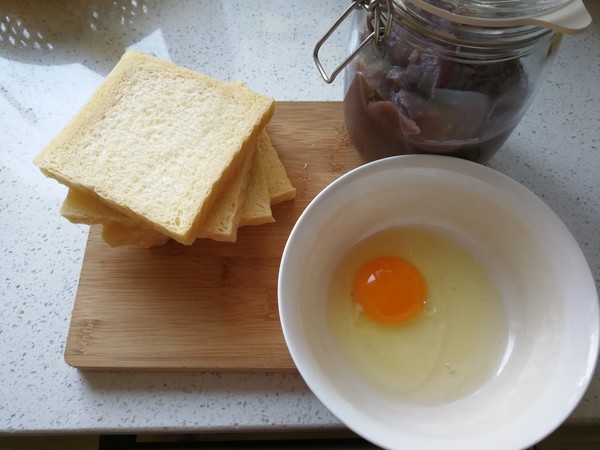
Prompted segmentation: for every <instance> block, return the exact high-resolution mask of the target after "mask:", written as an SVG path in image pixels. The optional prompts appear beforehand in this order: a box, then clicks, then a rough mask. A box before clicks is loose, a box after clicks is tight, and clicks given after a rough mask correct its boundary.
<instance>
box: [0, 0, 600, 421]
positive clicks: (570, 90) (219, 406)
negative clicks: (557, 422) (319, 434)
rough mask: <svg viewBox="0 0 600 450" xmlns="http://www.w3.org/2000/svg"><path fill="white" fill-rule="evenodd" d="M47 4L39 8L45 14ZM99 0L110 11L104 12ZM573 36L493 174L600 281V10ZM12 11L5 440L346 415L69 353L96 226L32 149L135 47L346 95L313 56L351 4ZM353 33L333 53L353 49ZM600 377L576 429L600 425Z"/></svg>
mask: <svg viewBox="0 0 600 450" xmlns="http://www.w3.org/2000/svg"><path fill="white" fill-rule="evenodd" d="M34 3H35V6H33V5H34ZM98 4H101V5H104V6H97V5H98ZM587 4H588V9H589V10H590V12H591V14H592V16H593V17H594V19H595V21H594V24H593V25H592V27H591V28H590V29H588V30H587V31H586V32H585V33H584V34H582V35H578V36H574V37H568V38H567V39H565V41H564V43H563V46H562V48H561V51H560V52H559V56H558V59H557V60H556V62H555V64H554V66H553V68H552V70H551V72H550V74H549V76H548V77H547V79H546V81H545V82H544V83H543V86H542V87H541V90H540V92H539V94H538V96H537V97H536V99H535V101H534V103H533V106H532V107H531V109H530V111H529V113H528V115H527V116H526V118H525V119H524V120H523V122H522V123H521V124H520V125H519V127H518V128H517V130H516V131H515V133H514V134H513V136H512V137H511V138H510V139H509V141H508V142H507V143H506V145H505V146H504V148H503V149H502V151H501V152H500V153H499V154H498V155H497V156H496V157H495V158H494V159H493V160H492V161H491V163H490V166H492V167H494V168H496V169H498V170H500V171H502V172H503V173H505V174H507V175H509V176H510V177H512V178H514V179H516V180H517V181H519V182H522V183H523V184H524V185H526V186H527V187H528V188H530V189H531V190H532V191H534V192H535V193H537V194H538V195H539V196H540V197H542V198H543V199H544V200H545V201H546V202H547V203H548V204H549V205H550V207H551V208H552V209H554V211H555V212H556V213H557V214H558V215H559V216H560V217H561V218H562V220H563V221H564V222H565V223H566V225H567V226H568V227H569V229H570V230H571V232H572V233H573V235H574V236H575V238H576V239H577V241H578V242H579V244H580V245H581V247H582V249H583V252H584V254H585V255H586V257H587V259H588V261H589V263H590V266H591V268H592V272H593V274H594V276H595V278H596V280H597V283H598V284H599V285H600V281H599V278H600V152H599V147H600V109H599V106H598V105H600V84H599V83H600V82H599V80H600V2H594V1H588V3H587ZM43 5H44V6H43V7H42V6H40V5H39V4H38V3H37V2H33V1H23V0H14V1H10V0H5V1H3V2H1V3H0V136H1V144H0V432H12V431H19V432H38V433H39V432H69V431H73V432H74V431H77V432H87V431H93V432H154V431H165V430H167V431H180V432H183V431H209V430H231V429H257V428H263V427H268V428H270V429H272V428H274V427H275V428H279V427H286V428H292V429H294V428H306V427H308V428H315V427H317V428H319V427H337V426H340V423H339V422H338V420H337V419H336V418H335V417H334V416H333V415H332V414H331V413H329V412H328V411H327V409H326V408H325V407H324V406H323V405H322V404H321V403H320V402H319V401H318V400H317V399H316V398H315V397H314V396H313V395H312V393H311V392H310V391H309V389H308V388H307V387H306V385H305V384H304V383H303V381H302V379H301V378H300V377H299V376H298V375H294V374H262V373H260V374H231V373H117V372H111V373H101V372H100V373H84V372H80V371H78V370H76V369H73V368H71V367H69V366H68V365H66V364H65V363H64V360H63V352H64V345H65V340H66V336H67V331H68V326H69V320H70V314H71V308H72V306H73V300H74V296H75V293H76V289H77V282H78V277H79V271H80V268H81V263H82V257H83V252H84V248H85V244H86V238H87V227H84V226H76V225H72V224H70V223H68V222H67V221H66V220H64V219H62V218H61V217H60V216H59V214H58V209H59V206H60V203H61V202H62V200H63V197H64V195H65V193H66V190H65V188H64V187H62V186H60V185H58V184H57V183H55V182H51V181H49V180H48V179H46V178H44V177H43V176H42V175H41V174H40V172H39V171H38V170H37V168H36V167H34V166H33V164H32V163H31V160H32V158H33V157H34V155H35V154H36V153H37V152H38V151H39V150H40V149H41V148H42V147H43V146H44V144H45V143H46V142H48V140H49V139H50V138H51V137H53V136H54V135H55V134H56V133H57V132H58V131H59V130H60V129H61V128H62V126H63V125H64V124H66V123H67V121H68V120H69V119H70V118H71V117H72V115H73V114H74V113H75V112H76V111H77V110H78V109H79V107H80V106H81V105H82V104H83V103H84V102H85V101H86V99H87V98H88V97H89V96H90V95H91V93H92V92H93V91H94V89H95V88H96V87H97V86H98V84H99V83H100V82H101V81H102V80H103V77H104V76H105V75H106V74H107V73H108V72H109V71H110V69H111V68H112V67H113V66H114V64H115V63H116V62H117V60H118V59H119V58H120V56H121V54H122V53H123V51H124V50H125V49H127V48H137V49H139V50H143V51H147V52H151V53H154V54H156V55H158V56H161V57H164V58H167V59H170V60H172V61H174V62H175V63H177V64H180V65H183V66H187V67H189V68H192V69H197V70H201V71H204V72H206V73H208V74H210V75H212V76H214V77H217V78H220V79H223V80H230V79H242V80H245V81H246V82H247V83H248V84H249V86H250V87H251V88H252V89H254V90H256V91H258V92H261V93H264V94H267V95H271V96H273V97H274V98H275V99H277V100H341V98H342V83H341V82H337V83H335V84H333V85H326V84H325V83H323V82H322V81H321V79H320V77H319V75H318V73H317V71H316V69H315V67H314V65H313V62H312V48H313V45H314V43H315V42H316V41H317V39H318V38H319V37H320V36H321V35H322V33H323V32H324V31H325V30H326V29H327V28H328V26H329V25H330V24H331V23H332V21H333V19H334V17H335V16H336V15H337V14H339V12H340V10H341V9H343V8H344V7H345V5H346V2H344V1H333V0H330V1H315V0H311V1H303V2H296V3H293V2H280V1H276V0H272V1H259V2H249V1H230V0H223V1H179V2H166V1H165V2H158V1H156V2H155V1H152V2H150V1H146V0H117V1H114V2H103V3H102V2H85V1H67V0H55V1H48V2H44V3H43ZM345 43H346V36H345V34H344V33H343V31H342V32H341V33H339V34H337V35H335V36H334V37H333V40H332V42H331V43H330V44H329V46H330V47H329V50H328V51H329V52H331V53H330V54H331V55H333V54H338V55H341V54H343V52H344V50H345ZM599 394H600V377H599V376H598V375H596V377H595V379H594V381H593V382H592V384H591V386H590V388H589V390H588V392H587V394H586V395H585V397H584V399H583V401H582V402H581V403H580V405H579V406H578V407H577V409H576V410H575V411H574V412H573V414H572V416H571V417H570V418H569V419H568V420H569V421H570V422H597V421H598V420H599V419H600V400H599V399H598V395H599Z"/></svg>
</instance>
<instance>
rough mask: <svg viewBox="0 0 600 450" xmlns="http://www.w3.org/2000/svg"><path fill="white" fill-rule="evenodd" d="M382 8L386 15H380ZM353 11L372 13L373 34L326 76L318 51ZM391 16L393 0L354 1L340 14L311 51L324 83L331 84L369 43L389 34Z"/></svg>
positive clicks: (378, 41)
mask: <svg viewBox="0 0 600 450" xmlns="http://www.w3.org/2000/svg"><path fill="white" fill-rule="evenodd" d="M382 8H383V10H384V11H385V12H386V13H387V14H385V15H384V14H382ZM355 9H364V10H365V11H367V12H372V13H373V20H372V25H373V32H372V33H371V34H369V35H368V36H367V37H366V38H365V39H364V40H363V41H362V42H361V43H360V44H359V45H358V47H357V48H356V49H355V50H354V51H353V52H352V53H351V54H350V56H348V57H347V58H346V59H344V60H343V61H342V62H341V63H340V65H339V66H338V67H337V68H336V69H335V70H334V71H333V72H332V73H331V75H327V72H325V69H324V68H323V64H321V61H320V60H319V50H320V49H321V46H322V45H323V44H324V43H325V41H327V39H329V37H330V36H331V35H332V34H333V32H334V31H335V30H336V29H337V28H338V27H339V26H340V25H341V24H342V22H344V20H346V18H347V17H348V16H349V15H350V14H351V13H352V11H354V10H355ZM392 14H393V0H354V1H353V2H352V3H351V4H350V6H349V7H348V8H347V9H346V11H344V12H343V13H342V15H341V16H340V17H339V18H338V20H337V21H336V22H335V23H334V24H333V26H332V27H331V28H330V29H329V31H328V32H327V33H326V34H325V35H324V36H323V37H322V38H321V39H320V40H319V42H317V44H316V45H315V48H314V50H313V59H314V60H315V64H316V65H317V68H318V69H319V73H320V74H321V77H322V78H323V80H325V83H328V84H329V83H331V82H333V80H335V78H336V77H337V76H338V75H339V74H340V72H341V71H342V70H344V68H345V67H346V66H347V65H348V64H349V63H350V61H352V60H353V59H354V58H355V57H356V55H358V54H359V53H360V52H361V51H362V50H363V49H364V48H365V47H366V46H367V45H369V43H370V42H373V43H374V44H379V43H380V42H381V41H383V40H384V39H385V38H387V37H388V35H389V34H390V30H391V29H392Z"/></svg>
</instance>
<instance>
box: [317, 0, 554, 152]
mask: <svg viewBox="0 0 600 450" xmlns="http://www.w3.org/2000/svg"><path fill="white" fill-rule="evenodd" d="M496 1H498V0H496ZM550 1H552V0H550ZM554 1H555V2H556V1H559V2H560V1H562V0H554ZM375 3H377V8H380V7H381V6H382V4H383V3H384V2H371V7H366V8H360V9H359V10H358V11H357V12H353V13H352V14H353V15H354V18H353V24H352V28H351V39H350V44H349V47H350V48H352V49H357V48H359V47H361V43H363V45H362V48H360V50H359V51H357V52H356V54H355V55H353V56H352V57H351V58H349V60H348V65H347V66H346V68H345V85H344V92H345V95H344V102H343V103H344V117H345V121H346V127H347V130H348V133H349V135H350V138H351V140H352V143H353V144H354V146H355V147H356V148H357V150H358V151H359V152H360V153H361V154H362V155H363V156H364V157H365V158H366V159H367V160H372V159H378V158H382V157H386V156H391V155H398V154H408V153H432V154H443V155H449V156H456V157H460V158H465V159H469V160H472V161H477V162H480V163H485V162H487V161H488V160H489V159H490V158H491V157H492V156H493V155H494V154H495V153H496V152H497V151H498V149H499V148H500V147H501V146H502V145H503V144H504V142H505V141H506V139H507V138H508V137H509V135H510V134H511V132H512V131H513V130H514V129H515V127H516V126H517V124H518V123H519V121H520V120H521V118H522V117H523V115H524V113H525V111H526V110H527V108H528V107H529V105H530V104H531V101H532V99H533V96H534V93H535V92H536V90H537V88H538V87H539V85H540V84H541V80H542V79H543V78H544V75H545V73H546V71H547V70H548V68H549V67H550V65H551V62H552V60H553V58H554V56H555V54H556V51H557V49H558V46H559V43H560V40H561V36H562V34H561V33H560V32H557V31H554V30H551V29H549V28H545V27H540V26H537V25H532V24H517V25H512V26H502V27H499V26H482V25H480V24H468V23H464V21H463V23H459V22H456V21H454V20H451V19H450V18H447V17H442V16H441V15H438V14H434V13H432V12H430V11H428V10H425V9H423V8H421V7H419V6H416V4H415V3H417V2H416V1H411V0H394V1H393V2H392V1H388V2H387V4H388V7H389V8H390V11H389V12H388V11H383V12H382V11H378V10H375V9H374V8H372V6H373V5H374V4H375ZM429 3H434V4H436V6H438V7H449V6H452V5H454V4H456V2H448V1H444V0H429ZM474 3H475V4H478V5H481V4H485V2H474ZM515 3H516V4H521V5H528V6H529V7H531V5H532V3H534V2H530V1H529V2H520V3H519V2H513V8H514V4H515ZM548 3H549V1H546V4H548ZM463 4H465V6H464V8H463V12H465V14H466V16H465V17H467V18H469V17H472V14H480V15H481V16H485V15H486V14H488V15H490V13H489V9H488V10H486V9H485V8H484V9H479V10H475V11H469V10H468V8H467V6H468V5H469V4H471V3H470V2H468V1H465V2H463ZM452 7H454V6H452ZM354 9H355V10H356V9H357V7H355V8H354ZM492 11H493V12H494V14H491V16H497V15H498V14H500V12H501V11H499V10H497V9H493V8H492ZM503 11H504V14H505V15H510V13H514V12H515V10H514V9H513V10H506V9H505V10H503ZM507 11H508V12H507ZM491 16H490V17H491ZM453 17H454V16H453ZM390 21H391V22H390ZM467 22H468V21H467ZM382 24H385V27H384V25H382ZM378 35H380V36H378ZM369 36H374V37H375V39H373V42H370V41H369ZM378 37H379V39H378V40H379V42H377V43H376V41H377V38H378ZM367 41H369V42H368V43H366V44H365V42H367ZM322 74H323V72H322Z"/></svg>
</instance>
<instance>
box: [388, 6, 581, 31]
mask: <svg viewBox="0 0 600 450" xmlns="http://www.w3.org/2000/svg"><path fill="white" fill-rule="evenodd" d="M407 4H413V5H415V6H417V7H418V8H421V9H423V10H425V11H427V12H429V13H431V14H435V15H437V16H440V17H443V18H445V19H448V20H451V21H453V22H455V23H462V24H466V25H477V26H489V27H512V26H520V25H535V26H539V27H542V28H549V29H551V30H554V31H558V32H560V33H568V34H572V33H577V32H580V31H583V30H584V29H585V28H587V27H588V26H589V25H590V23H591V21H592V18H591V16H590V14H589V12H588V11H587V9H586V8H585V5H584V4H583V1H582V0H394V5H395V6H396V7H406V6H407Z"/></svg>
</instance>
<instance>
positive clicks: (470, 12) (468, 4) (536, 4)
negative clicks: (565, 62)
mask: <svg viewBox="0 0 600 450" xmlns="http://www.w3.org/2000/svg"><path fill="white" fill-rule="evenodd" d="M405 4H412V5H414V6H416V7H417V8H420V9H422V10H423V11H427V12H428V13H431V14H434V15H437V16H439V17H441V18H443V19H446V20H449V21H452V22H454V23H457V24H464V25H473V26H480V27H490V28H503V27H516V26H526V25H530V26H536V27H540V28H546V29H550V30H553V31H556V32H559V33H564V34H575V33H578V32H581V31H583V30H584V29H585V28H587V27H588V26H589V25H590V23H591V21H592V18H591V16H590V14H589V12H588V11H587V9H586V8H585V5H584V4H583V1H582V0H533V1H532V0H484V1H481V0H478V1H475V0H463V1H456V0H370V1H368V0H353V1H352V3H351V4H350V6H349V7H348V8H347V9H346V10H345V11H344V12H343V13H342V15H341V16H340V17H339V19H338V20H337V21H336V22H335V23H334V24H333V26H332V27H331V28H330V29H329V31H328V32H327V33H326V34H325V35H324V36H323V37H322V38H321V39H320V40H319V41H318V42H317V44H316V45H315V48H314V51H313V59H314V61H315V63H316V65H317V68H318V70H319V73H320V74H321V77H322V78H323V80H324V81H325V82H326V83H331V82H333V81H334V80H335V78H336V77H337V76H338V75H339V74H340V72H341V71H342V70H343V69H344V68H345V67H346V66H347V65H348V64H349V63H350V62H351V61H352V60H353V59H354V58H355V57H356V56H357V55H358V54H359V53H360V52H361V51H362V50H363V49H364V48H365V47H366V46H367V45H369V44H370V43H371V42H374V43H375V44H378V43H379V42H381V41H382V40H384V39H385V38H386V37H387V36H388V35H389V33H390V30H391V26H392V20H391V17H392V16H393V15H394V14H395V11H396V10H397V8H398V7H399V6H400V5H405ZM358 9H364V10H365V11H367V12H371V13H372V14H373V20H372V28H373V32H372V33H371V34H370V35H368V36H367V37H366V38H365V39H364V40H363V41H362V42H361V43H360V44H359V45H358V47H357V48H356V49H355V50H354V51H353V52H352V53H351V54H350V55H349V56H348V57H347V58H346V59H344V60H343V61H342V62H341V63H340V64H339V65H338V67H337V68H336V69H335V70H333V72H332V73H331V75H327V72H326V71H325V69H324V68H323V65H322V63H321V61H320V59H319V50H320V49H321V47H322V45H323V44H324V43H325V41H327V39H328V38H329V37H330V36H331V35H332V34H333V32H334V31H335V30H336V29H337V28H338V27H339V26H340V25H341V24H342V22H343V21H344V20H345V19H346V18H347V17H348V16H349V15H350V14H351V13H352V12H353V11H354V10H358Z"/></svg>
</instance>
